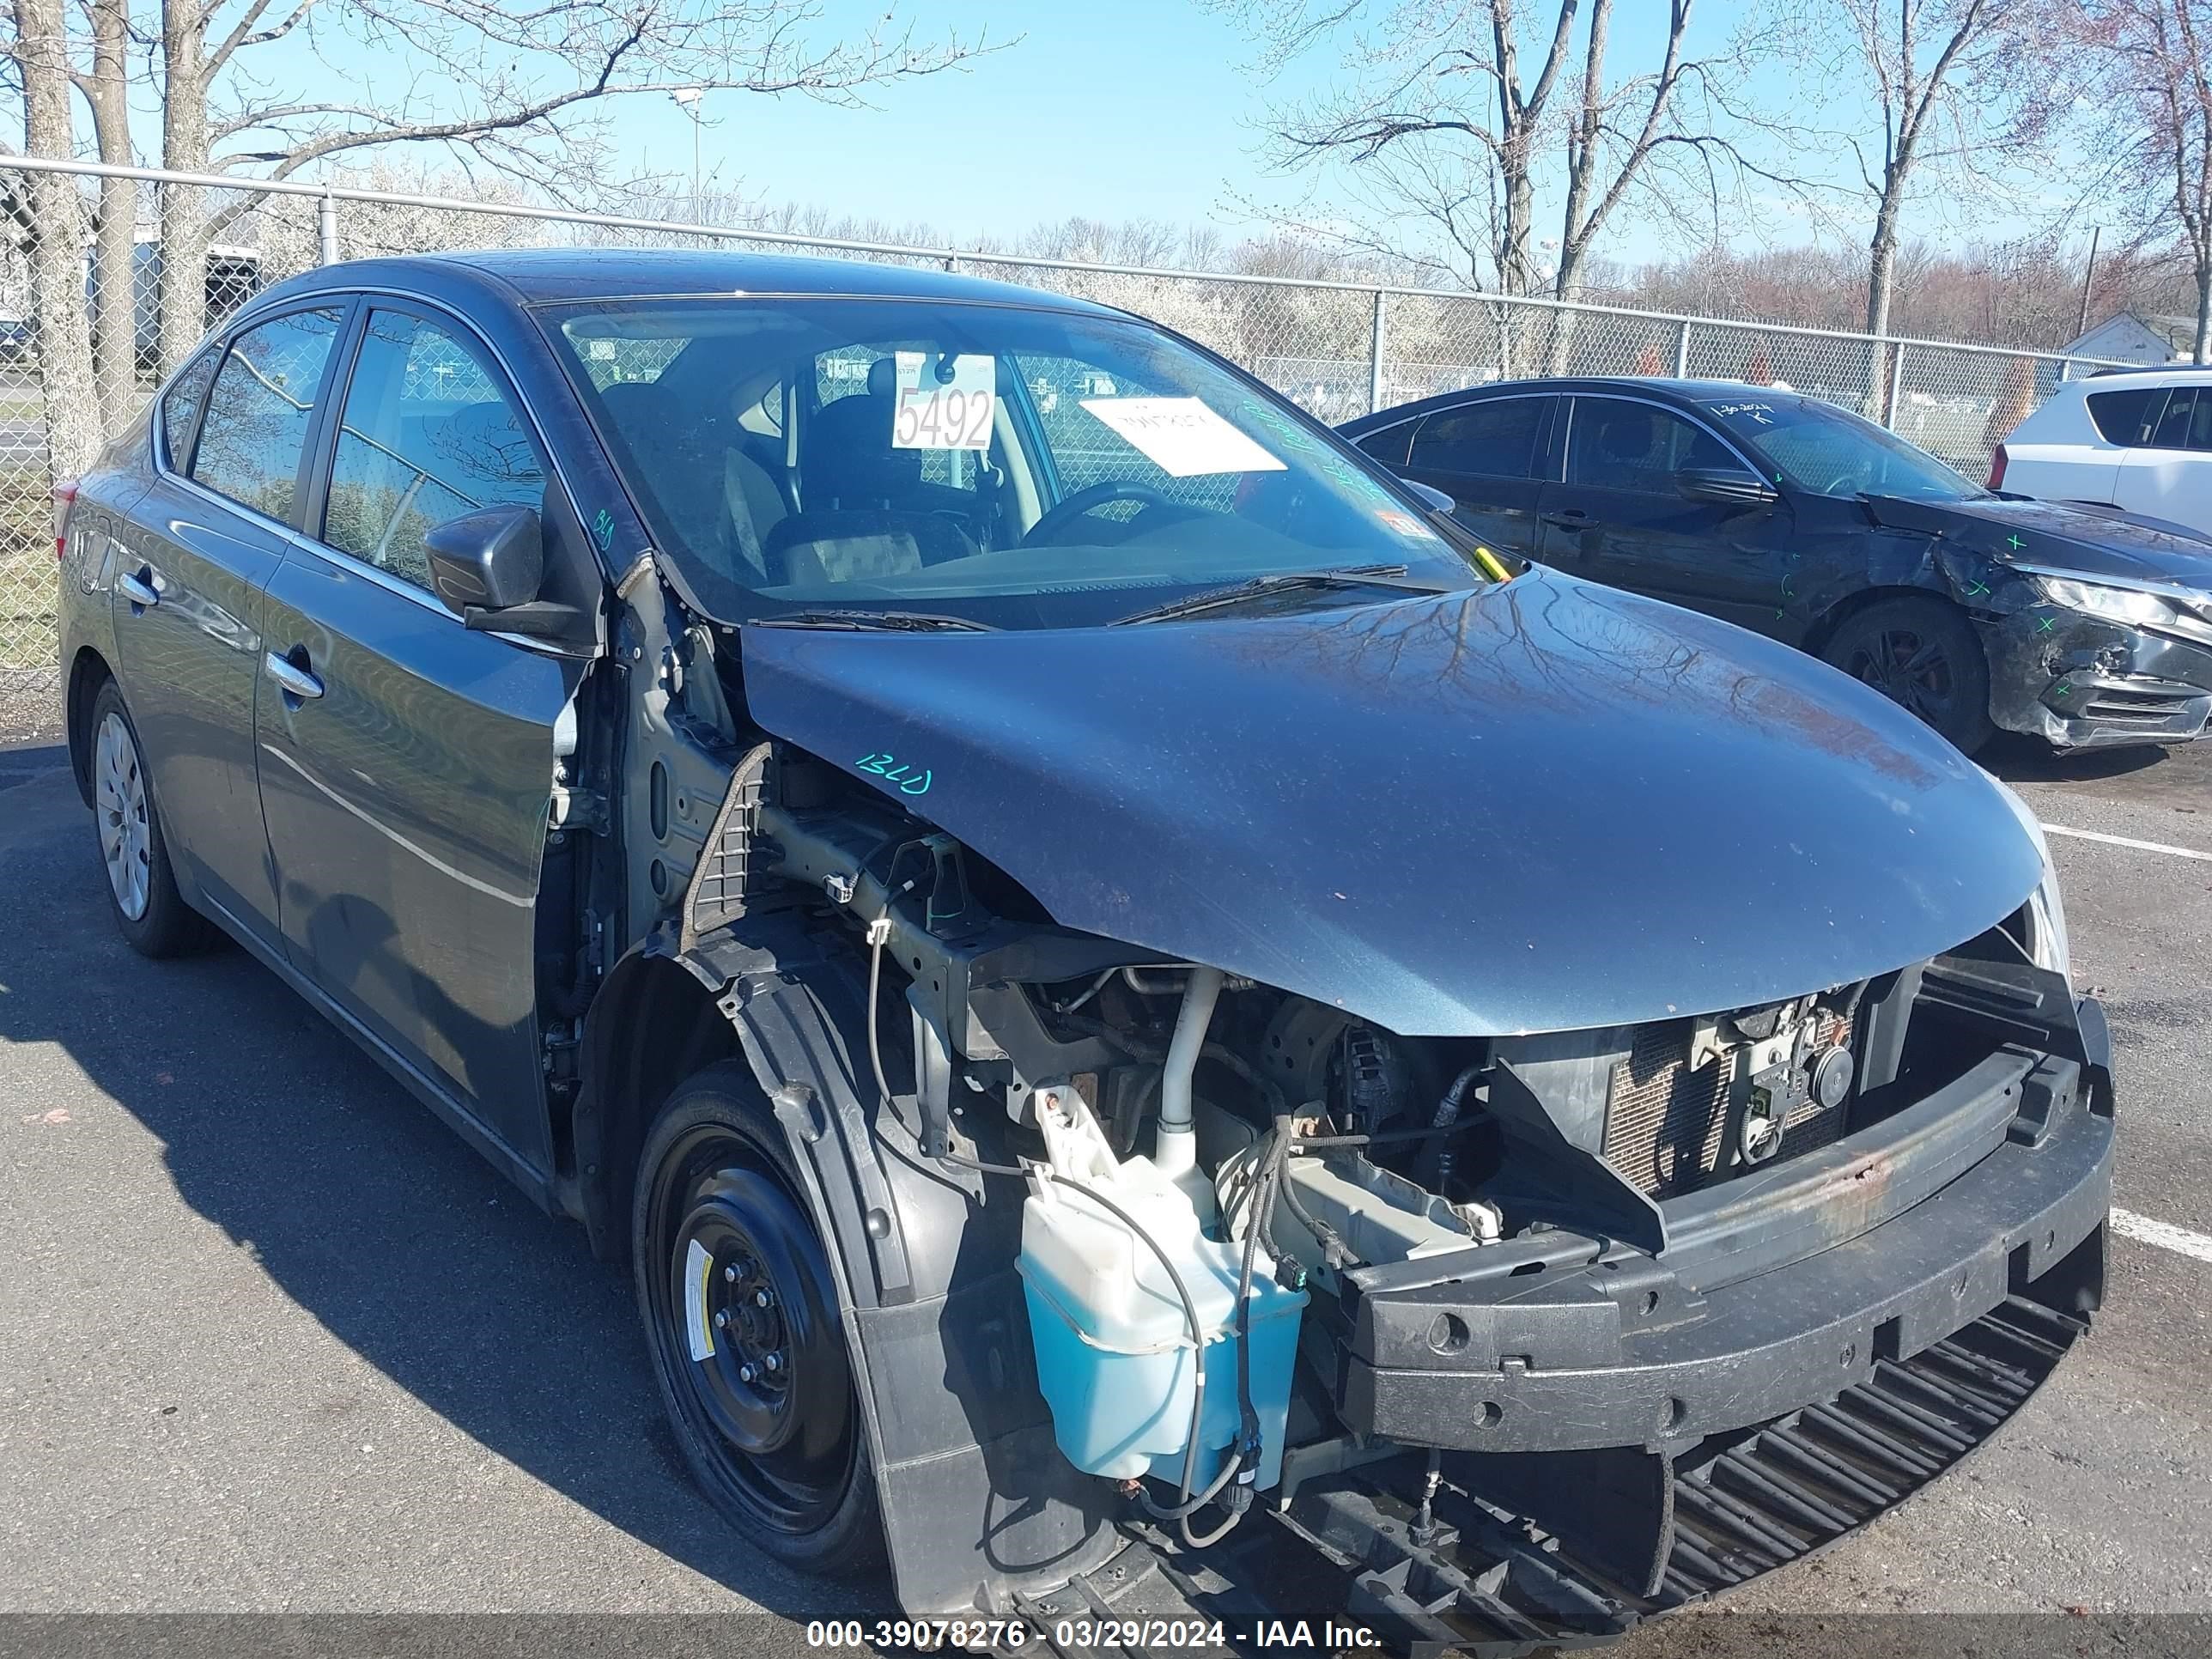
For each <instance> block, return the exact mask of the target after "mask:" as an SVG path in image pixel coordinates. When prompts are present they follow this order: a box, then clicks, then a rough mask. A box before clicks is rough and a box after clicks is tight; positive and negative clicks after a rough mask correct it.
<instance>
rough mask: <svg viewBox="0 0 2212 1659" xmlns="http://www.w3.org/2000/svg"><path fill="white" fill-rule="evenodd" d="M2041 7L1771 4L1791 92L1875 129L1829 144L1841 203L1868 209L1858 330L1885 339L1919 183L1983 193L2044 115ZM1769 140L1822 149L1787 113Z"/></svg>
mask: <svg viewBox="0 0 2212 1659" xmlns="http://www.w3.org/2000/svg"><path fill="white" fill-rule="evenodd" d="M2048 9H2049V6H2048V4H2047V3H2046V0H1782V4H1781V6H1780V7H1779V9H1778V16H1777V18H1776V22H1777V24H1778V27H1777V28H1776V30H1775V33H1774V36H1773V39H1774V40H1775V41H1776V42H1777V44H1778V45H1779V46H1780V47H1781V48H1782V49H1783V51H1784V53H1785V54H1786V57H1787V58H1788V60H1789V61H1790V65H1791V67H1792V68H1793V69H1794V70H1795V71H1796V73H1795V75H1794V76H1793V83H1794V84H1795V85H1796V87H1798V88H1803V89H1808V90H1807V93H1806V96H1807V98H1808V100H1809V101H1810V102H1812V103H1813V104H1814V105H1815V106H1818V105H1820V104H1821V103H1823V102H1828V103H1832V102H1836V101H1841V100H1848V101H1849V103H1850V106H1851V107H1852V110H1853V112H1854V114H1856V113H1857V111H1858V110H1859V109H1861V108H1863V109H1865V110H1866V111H1868V112H1871V113H1872V114H1874V115H1875V117H1877V118H1879V120H1880V123H1881V131H1880V133H1879V134H1878V135H1876V136H1875V143H1873V144H1871V145H1870V144H1869V142H1868V138H1867V137H1866V136H1865V135H1864V134H1863V133H1862V132H1859V131H1846V132H1844V133H1843V134H1842V135H1841V137H1842V139H1843V141H1844V143H1845V144H1846V146H1847V147H1848V148H1849V149H1850V154H1851V156H1852V158H1853V162H1854V167H1853V171H1854V172H1855V173H1856V174H1857V179H1856V183H1855V185H1851V186H1847V187H1846V189H1847V193H1849V194H1853V195H1856V196H1857V197H1858V198H1859V200H1860V201H1861V202H1862V203H1863V204H1865V206H1866V207H1867V208H1868V209H1869V210H1870V212H1871V216H1872V221H1873V225H1872V229H1871V231H1870V233H1869V237H1868V242H1867V283H1866V315H1865V326H1866V331H1867V332H1868V333H1869V334H1884V333H1887V332H1888V330H1889V325H1890V308H1891V306H1892V303H1893V299H1894V295H1895V293H1896V279H1897V262H1898V254H1899V248H1900V247H1901V246H1903V244H1904V240H1905V214H1906V210H1907V209H1908V207H1909V206H1910V205H1911V202H1912V201H1913V199H1914V197H1915V194H1916V192H1917V191H1918V190H1919V188H1920V186H1921V185H1923V183H1924V182H1926V175H1929V174H1933V173H1941V174H1942V175H1943V176H1944V178H1945V179H1948V181H1949V182H1950V183H1952V184H1953V185H1960V184H1964V185H1967V186H1968V187H1969V188H1970V189H1972V190H1978V191H1989V190H1990V189H1991V188H1993V186H1994V185H1995V182H1996V181H1995V173H1996V169H1997V167H1998V165H1999V164H2000V163H2001V162H2004V161H2015V162H2016V161H2017V160H2018V159H2019V158H2020V156H2021V152H2022V150H2023V148H2024V147H2025V146H2027V144H2029V143H2031V141H2032V140H2033V139H2034V138H2035V137H2038V136H2039V134H2040V131H2041V130H2042V125H2041V124H2042V122H2043V121H2044V119H2045V117H2046V116H2047V114H2048V109H2047V106H2046V105H2045V102H2044V101H2043V100H2040V99H2039V97H2037V96H2036V93H2037V90H2038V89H2039V87H2040V85H2041V77H2040V76H2036V75H2034V74H2033V73H2031V72H2029V70H2030V65H2029V64H2028V62H2027V56H2028V47H2029V46H2030V44H2031V41H2032V38H2033V23H2034V21H2035V20H2036V19H2037V18H2038V17H2039V16H2040V15H2043V14H2045V12H2047V11H2048ZM1775 131H1777V132H1778V133H1779V134H1781V135H1783V136H1784V137H1787V138H1789V139H1790V140H1792V141H1794V142H1796V143H1799V144H1802V145H1814V144H1818V143H1821V142H1822V141H1823V137H1824V135H1822V134H1821V133H1820V131H1818V130H1817V129H1816V128H1814V127H1813V126H1810V125H1805V124H1804V123H1803V122H1802V120H1801V118H1799V117H1797V116H1796V115H1795V114H1794V113H1793V114H1792V115H1790V116H1789V117H1786V118H1784V119H1783V120H1782V121H1780V122H1778V124H1777V125H1776V126H1775Z"/></svg>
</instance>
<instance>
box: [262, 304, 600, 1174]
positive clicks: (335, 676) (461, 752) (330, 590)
mask: <svg viewBox="0 0 2212 1659" xmlns="http://www.w3.org/2000/svg"><path fill="white" fill-rule="evenodd" d="M348 355H349V356H350V357H351V364H350V370H349V377H348V378H347V380H346V383H345V386H344V390H343V398H342V399H334V400H333V404H332V407H333V409H334V410H335V411H336V414H335V417H334V418H333V419H331V421H329V422H326V423H325V430H324V431H323V433H322V434H321V436H320V439H319V443H318V453H319V464H318V468H317V477H318V485H317V488H316V489H314V491H313V495H312V497H311V499H310V501H309V517H308V520H307V522H308V523H309V525H310V526H312V534H313V543H312V545H313V549H314V550H313V552H302V553H301V554H299V555H297V556H294V557H293V558H291V559H289V560H288V561H287V562H285V563H284V565H283V567H282V568H279V569H278V571H277V572H276V574H275V576H274V577H273V578H272V579H271V580H270V584H269V588H268V601H269V603H268V617H267V622H266V625H265V630H264V631H265V645H266V649H265V651H264V656H263V674H264V681H263V685H262V690H261V697H260V703H259V723H258V731H259V734H260V743H261V766H260V776H261V792H262V802H263V810H264V814H265V816H266V817H267V820H268V826H269V843H270V849H271V851H272V853H273V854H274V856H275V860H276V878H277V883H278V908H279V915H280V917H281V920H282V924H283V939H284V946H285V949H286V951H288V952H289V955H290V957H291V959H292V961H293V963H295V965H296V966H297V967H298V968H299V969H300V970H301V972H302V973H304V974H307V975H311V976H312V977H313V980H314V981H316V983H317V984H318V985H319V986H320V987H321V988H322V989H323V990H324V992H325V994H328V995H329V996H330V997H331V999H332V1000H334V1001H335V1002H336V1003H337V1005H338V1006H340V1008H341V1009H342V1010H343V1012H345V1013H347V1014H349V1015H350V1016H351V1017H352V1018H354V1019H356V1021H358V1022H359V1023H360V1024H361V1025H362V1026H363V1027H365V1028H366V1029H367V1030H368V1031H369V1032H370V1033H371V1034H373V1035H374V1037H375V1038H377V1039H378V1040H379V1041H380V1042H381V1043H382V1044H383V1045H384V1046H385V1047H386V1049H387V1050H388V1051H389V1052H390V1053H392V1054H394V1055H396V1056H397V1057H398V1059H399V1060H402V1061H404V1063H405V1064H406V1065H408V1066H410V1067H412V1068H413V1069H414V1070H415V1071H416V1073H418V1075H419V1076H420V1077H421V1078H422V1079H426V1080H427V1081H428V1082H429V1083H430V1084H431V1085H434V1087H435V1089H436V1091H439V1092H440V1093H442V1094H443V1095H445V1096H446V1097H448V1098H449V1099H450V1100H451V1101H452V1102H453V1103H454V1104H456V1105H458V1106H459V1108H460V1109H462V1111H463V1112H465V1114H466V1115H467V1116H468V1117H469V1118H472V1119H473V1120H475V1122H476V1124H477V1127H481V1128H482V1129H483V1130H484V1131H486V1132H488V1133H489V1137H490V1138H491V1139H492V1140H493V1141H495V1142H496V1143H497V1146H496V1147H495V1148H494V1149H493V1150H495V1152H497V1151H499V1150H504V1152H506V1153H507V1154H508V1155H509V1157H511V1158H514V1159H517V1160H519V1161H520V1162H521V1163H522V1164H525V1165H526V1166H528V1167H531V1168H533V1169H535V1170H541V1171H542V1170H546V1169H549V1168H550V1159H551V1149H550V1146H549V1145H548V1144H547V1130H546V1119H545V1112H544V1097H543V1068H542V1062H543V1055H542V1050H541V1046H540V1036H539V1031H538V999H537V980H536V970H535V950H534V942H535V923H536V905H537V899H538V878H539V872H540V866H541V860H542V856H543V853H544V842H545V835H546V829H547V815H548V807H549V800H550V790H551V787H552V782H553V771H554V767H555V764H556V755H555V741H556V739H555V727H556V722H557V721H559V720H560V719H561V716H562V710H563V708H565V707H566V706H567V704H568V699H569V697H570V696H571V694H572V693H573V692H574V689H575V685H576V684H577V682H578V680H579V678H580V675H581V665H580V663H579V662H577V661H576V660H574V659H569V658H564V657H562V656H560V655H556V654H552V653H549V652H548V651H547V650H545V649H544V648H541V647H535V646H533V645H532V644H530V643H527V642H524V641H519V640H517V639H514V638H511V637H507V636H504V635H497V634H493V633H489V632H482V631H475V630H471V629H468V628H465V627H464V626H463V624H462V622H461V619H460V618H459V617H457V616H455V615H454V614H453V612H452V611H449V610H447V607H446V606H445V605H443V604H442V603H441V601H440V600H439V599H436V598H435V596H434V595H433V593H432V592H431V588H430V585H429V581H430V572H429V561H428V552H427V550H426V549H425V548H424V545H423V541H422V537H423V532H425V531H427V530H428V529H429V528H430V527H431V526H434V525H436V524H439V523H441V522H443V521H445V520H448V519H451V518H454V517H458V516H459V515H460V514H461V513H465V512H467V511H470V510H471V509H472V508H474V507H483V506H489V505H492V504H495V503H500V502H522V503H526V504H527V505H530V506H533V507H540V508H541V510H544V508H545V507H547V505H548V496H549V493H550V494H551V495H553V496H554V497H556V500H555V501H553V502H552V503H551V507H552V510H551V511H550V512H548V513H547V532H546V548H547V555H546V556H547V560H548V562H549V564H550V563H552V562H553V561H554V560H555V558H556V549H560V550H566V551H567V552H568V554H569V555H570V556H574V555H575V554H576V553H578V552H579V551H580V550H581V547H582V538H581V534H580V526H573V524H571V523H570V522H569V520H570V517H571V515H570V511H569V509H568V506H567V502H566V496H565V494H563V493H562V492H560V491H559V490H558V489H557V487H556V488H554V489H552V490H550V492H549V478H550V469H549V467H548V465H547V463H546V459H545V457H544V451H543V448H542V446H541V444H540V442H539V441H538V437H537V435H536V432H535V428H534V427H533V425H532V422H530V420H529V418H528V416H527V415H526V413H525V412H524V411H523V410H522V409H521V407H520V402H519V400H518V399H517V398H515V396H514V394H513V392H512V390H511V388H510V386H509V384H508V382H507V378H506V376H505V375H504V374H503V373H502V372H501V369H500V368H499V366H498V364H497V362H496V360H495V358H494V357H493V356H492V355H491V354H490V353H489V351H488V350H487V349H485V348H484V347H483V344H482V343H480V342H479V341H478V340H477V338H476V337H474V336H473V335H472V333H471V331H470V330H469V329H468V328H467V327H466V326H465V325H464V324H462V323H461V322H459V320H458V319H453V318H451V317H448V316H446V315H444V314H443V313H435V312H433V311H431V310H429V309H423V308H416V307H412V306H409V305H403V304H401V303H398V302H397V301H383V300H375V301H365V302H364V305H363V308H362V316H361V317H360V318H359V319H357V320H356V325H355V329H354V338H353V340H352V342H351V343H350V344H349V348H348ZM556 527H557V531H558V533H556Z"/></svg>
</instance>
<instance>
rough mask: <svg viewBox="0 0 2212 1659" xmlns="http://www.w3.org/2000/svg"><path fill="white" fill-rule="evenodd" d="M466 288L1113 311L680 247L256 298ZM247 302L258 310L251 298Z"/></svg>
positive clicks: (378, 272)
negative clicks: (335, 291)
mask: <svg viewBox="0 0 2212 1659" xmlns="http://www.w3.org/2000/svg"><path fill="white" fill-rule="evenodd" d="M358 288H398V289H403V290H404V289H420V290H422V292H425V293H428V294H434V295H435V294H440V293H450V292H451V291H453V289H464V290H466V289H474V290H477V292H478V293H479V294H480V295H482V296H483V297H485V298H492V297H494V296H496V297H497V298H498V299H500V300H502V301H505V302H506V303H507V304H510V305H513V304H518V303H519V304H521V305H525V306H532V305H544V304H552V303H557V302H561V301H581V300H601V299H632V298H644V297H647V296H652V297H666V296H676V295H685V296H697V295H774V296H777V297H794V296H795V297H802V298H804V297H816V296H819V297H823V298H867V299H899V300H937V301H968V302H969V303H975V304H986V305H1020V306H1026V307H1032V308H1036V307H1042V308H1044V309H1047V310H1054V311H1067V312H1077V313H1088V314H1091V315H1096V316H1112V315H1117V314H1119V313H1115V312H1113V311H1111V310H1109V308H1108V307H1104V306H1098V305H1093V304H1091V302H1090V301H1085V300H1076V299H1071V298H1069V297H1067V296H1066V295H1059V294H1053V293H1049V292H1048V291H1046V290H1044V289H1036V288H1025V287H1023V286H1022V285H1020V284H1018V283H994V282H988V281H986V280H984V279H983V278H981V277H978V276H958V275H955V274H953V273H951V272H947V271H942V270H934V269H931V268H927V267H922V266H915V265H894V264H878V263H875V262H873V261H870V260H864V259H824V258H803V257H800V256H798V255H793V254H784V253H747V252H732V251H726V250H707V251H702V250H695V249H684V248H603V247H580V248H501V249H491V250H485V251H483V252H461V253H425V254H409V255H403V256H400V257H398V258H380V259H356V260H346V261H343V262H341V263H339V264H331V265H322V266H319V267H317V268H316V269H314V270H309V271H307V272H304V273H302V274H301V275H300V276H295V277H292V278H291V279H289V281H287V282H283V283H278V284H276V286H275V287H273V288H271V289H269V290H268V292H267V295H264V296H262V297H264V298H292V297H295V296H297V295H304V294H313V293H319V292H324V291H327V290H329V289H358ZM257 308H258V304H257Z"/></svg>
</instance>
